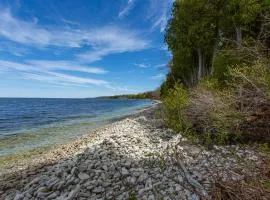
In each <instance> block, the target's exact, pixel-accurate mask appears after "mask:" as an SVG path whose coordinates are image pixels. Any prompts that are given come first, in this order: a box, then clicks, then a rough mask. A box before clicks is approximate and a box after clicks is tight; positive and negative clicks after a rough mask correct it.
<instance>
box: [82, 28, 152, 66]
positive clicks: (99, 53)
mask: <svg viewBox="0 0 270 200" xmlns="http://www.w3.org/2000/svg"><path fill="white" fill-rule="evenodd" d="M89 34H91V35H92V37H91V40H90V41H89V42H90V44H91V46H92V48H93V49H92V50H91V51H88V52H84V53H82V54H79V55H78V58H79V59H82V60H85V61H87V62H93V61H97V60H100V59H102V58H103V57H104V56H106V55H108V54H115V53H124V52H134V51H140V50H143V49H146V48H149V47H150V43H149V42H148V41H146V40H143V39H141V38H140V37H139V36H138V35H137V34H136V33H134V32H129V31H127V30H122V29H118V28H116V27H105V28H101V29H98V30H94V31H92V32H91V33H89Z"/></svg>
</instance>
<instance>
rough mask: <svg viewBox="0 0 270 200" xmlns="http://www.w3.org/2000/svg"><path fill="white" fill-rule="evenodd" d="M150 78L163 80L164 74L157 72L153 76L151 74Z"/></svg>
mask: <svg viewBox="0 0 270 200" xmlns="http://www.w3.org/2000/svg"><path fill="white" fill-rule="evenodd" d="M150 78H151V79H153V80H163V79H164V78H165V75H164V74H157V75H155V76H151V77H150Z"/></svg>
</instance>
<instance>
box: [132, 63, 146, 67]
mask: <svg viewBox="0 0 270 200" xmlns="http://www.w3.org/2000/svg"><path fill="white" fill-rule="evenodd" d="M134 65H135V66H136V67H140V68H148V67H150V64H147V63H139V64H137V63H136V64H134Z"/></svg>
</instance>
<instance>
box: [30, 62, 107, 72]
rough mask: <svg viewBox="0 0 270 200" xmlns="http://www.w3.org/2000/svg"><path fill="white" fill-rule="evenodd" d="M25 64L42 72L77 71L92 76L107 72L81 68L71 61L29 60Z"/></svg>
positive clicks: (96, 68) (97, 68) (98, 69)
mask: <svg viewBox="0 0 270 200" xmlns="http://www.w3.org/2000/svg"><path fill="white" fill-rule="evenodd" d="M26 63H27V64H30V65H32V66H36V67H37V68H42V69H44V70H66V71H79V72H85V73H93V74H105V73H107V71H106V70H104V69H102V68H99V67H88V66H83V65H80V64H78V63H75V62H72V61H51V60H29V61H26Z"/></svg>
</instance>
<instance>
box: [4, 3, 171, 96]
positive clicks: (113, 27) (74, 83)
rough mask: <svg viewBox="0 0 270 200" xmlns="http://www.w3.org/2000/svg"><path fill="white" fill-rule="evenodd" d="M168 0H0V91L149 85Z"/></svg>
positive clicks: (160, 68) (160, 57)
mask: <svg viewBox="0 0 270 200" xmlns="http://www.w3.org/2000/svg"><path fill="white" fill-rule="evenodd" d="M172 3H173V0H88V1H87V0H46V1H45V0H0V97H72V98H83V97H95V96H103V95H116V94H128V93H138V92H144V91H148V90H153V89H155V88H157V87H158V86H159V85H160V84H161V83H162V81H163V80H164V77H165V75H166V73H167V69H166V64H167V63H168V61H169V59H170V54H169V52H168V50H167V48H166V45H165V43H164V29H165V27H166V23H167V20H168V19H169V17H170V11H171V6H172Z"/></svg>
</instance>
